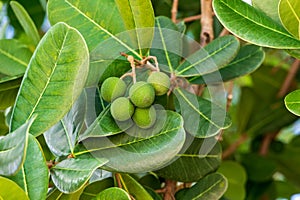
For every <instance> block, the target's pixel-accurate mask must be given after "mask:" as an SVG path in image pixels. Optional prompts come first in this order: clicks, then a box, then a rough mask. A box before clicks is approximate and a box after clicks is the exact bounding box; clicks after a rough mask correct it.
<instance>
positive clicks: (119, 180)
mask: <svg viewBox="0 0 300 200" xmlns="http://www.w3.org/2000/svg"><path fill="white" fill-rule="evenodd" d="M115 177H116V181H117V185H118V187H119V188H123V186H122V183H121V179H120V174H118V173H116V174H115Z"/></svg>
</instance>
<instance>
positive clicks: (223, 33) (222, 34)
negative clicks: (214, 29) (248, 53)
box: [219, 28, 230, 37]
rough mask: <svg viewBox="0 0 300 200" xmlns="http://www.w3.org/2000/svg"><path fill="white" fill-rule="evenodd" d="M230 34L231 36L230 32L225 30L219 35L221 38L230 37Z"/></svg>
mask: <svg viewBox="0 0 300 200" xmlns="http://www.w3.org/2000/svg"><path fill="white" fill-rule="evenodd" d="M229 34H230V32H229V31H228V30H227V29H226V28H223V30H222V31H221V33H220V34H219V37H222V36H225V35H229Z"/></svg>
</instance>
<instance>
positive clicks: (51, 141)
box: [44, 91, 87, 157]
mask: <svg viewBox="0 0 300 200" xmlns="http://www.w3.org/2000/svg"><path fill="white" fill-rule="evenodd" d="M86 104H87V99H86V94H85V92H84V91H83V92H82V94H81V95H80V96H79V98H78V99H77V101H76V102H75V103H74V104H73V106H72V108H71V110H70V111H69V112H68V113H67V114H66V115H65V116H64V118H63V119H61V120H60V121H59V122H58V123H57V124H55V125H54V126H53V127H51V128H50V129H49V130H47V131H46V132H45V133H44V137H45V140H46V143H47V146H48V147H49V149H50V151H51V152H52V153H53V154H54V155H55V156H57V157H60V156H67V155H69V154H73V152H74V147H75V144H76V142H77V138H78V135H79V133H80V131H81V129H82V126H83V123H84V120H85V116H86V111H87V110H86V109H87V108H86V107H87V105H86Z"/></svg>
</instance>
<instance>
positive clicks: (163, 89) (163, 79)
mask: <svg viewBox="0 0 300 200" xmlns="http://www.w3.org/2000/svg"><path fill="white" fill-rule="evenodd" d="M147 82H148V83H150V84H151V85H152V86H153V87H154V90H155V94H156V96H161V95H164V94H166V93H167V92H168V90H169V88H170V85H171V82H170V78H169V76H168V75H167V74H165V73H163V72H152V73H151V74H150V76H149V77H148V79H147Z"/></svg>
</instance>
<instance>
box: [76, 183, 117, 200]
mask: <svg viewBox="0 0 300 200" xmlns="http://www.w3.org/2000/svg"><path fill="white" fill-rule="evenodd" d="M113 186H114V180H113V179H112V178H106V179H103V180H100V181H95V182H93V183H90V184H89V185H87V186H86V187H85V188H84V190H83V192H82V194H81V196H80V200H90V199H92V198H94V197H96V196H97V194H98V193H100V192H101V191H103V190H105V189H107V188H110V187H113Z"/></svg>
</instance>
